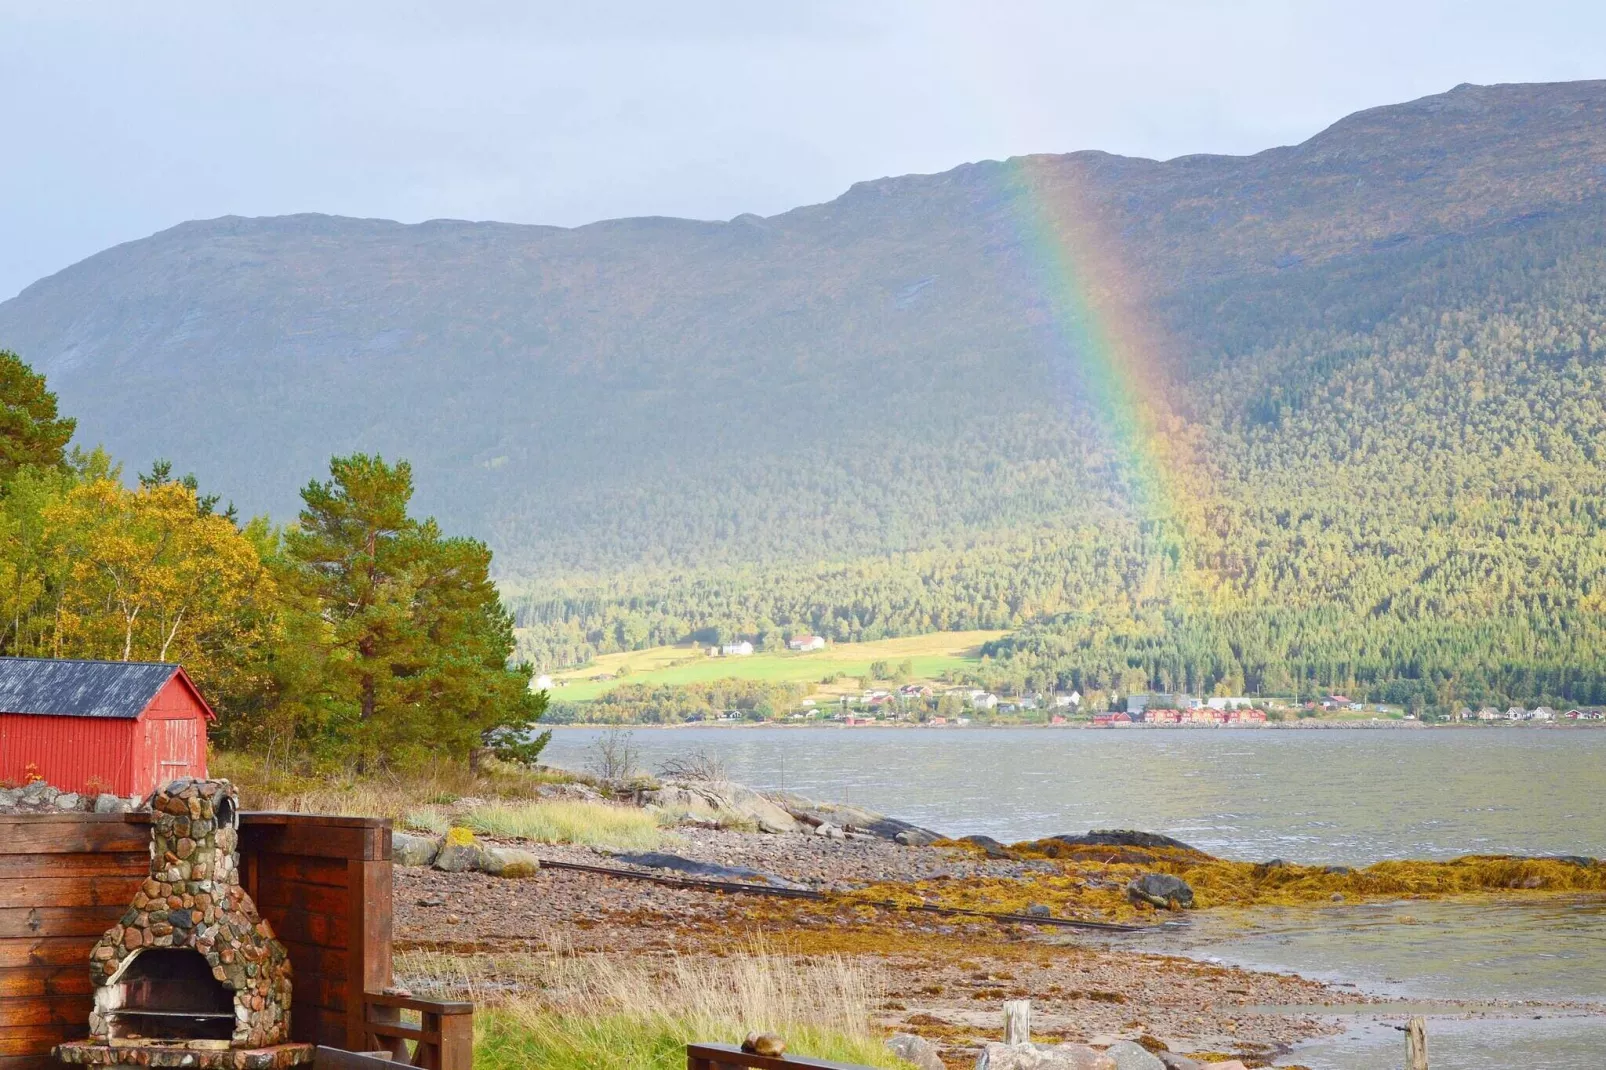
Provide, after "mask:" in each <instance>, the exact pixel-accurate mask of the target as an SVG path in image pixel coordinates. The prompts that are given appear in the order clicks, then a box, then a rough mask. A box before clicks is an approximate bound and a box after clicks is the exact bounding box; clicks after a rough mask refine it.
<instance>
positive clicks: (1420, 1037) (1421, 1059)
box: [1405, 1018, 1428, 1070]
mask: <svg viewBox="0 0 1606 1070" xmlns="http://www.w3.org/2000/svg"><path fill="white" fill-rule="evenodd" d="M1405 1070H1428V1023H1427V1019H1425V1018H1412V1019H1411V1020H1410V1021H1409V1022H1407V1023H1406V1024H1405Z"/></svg>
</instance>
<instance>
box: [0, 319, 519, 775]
mask: <svg viewBox="0 0 1606 1070" xmlns="http://www.w3.org/2000/svg"><path fill="white" fill-rule="evenodd" d="M0 388H3V389H0V614H3V616H0V655H5V656H23V657H60V658H98V659H107V660H116V661H167V662H179V663H182V664H183V665H184V666H185V668H186V669H187V670H188V672H189V673H190V674H191V676H192V677H193V678H194V679H195V680H196V682H197V683H198V684H199V686H200V687H201V689H202V691H203V692H204V693H205V694H206V695H207V697H208V698H209V700H210V701H211V702H212V704H213V706H214V708H215V709H216V711H217V713H218V715H219V723H218V725H217V726H216V728H215V729H214V730H213V732H214V739H215V740H216V741H217V742H219V743H220V744H222V745H224V746H227V747H239V748H248V749H252V750H256V751H260V752H263V753H269V754H272V755H274V756H276V757H278V758H280V759H302V760H311V761H313V762H319V761H324V762H345V763H352V764H355V765H357V766H359V767H367V768H371V767H374V766H379V765H385V766H403V765H415V764H422V763H425V762H428V761H434V760H439V758H440V757H441V756H443V755H444V756H448V757H463V756H466V755H467V753H468V752H469V751H470V749H472V748H474V747H477V746H481V745H484V744H487V743H490V744H493V745H494V744H500V745H501V746H502V747H503V748H504V749H509V748H514V749H516V748H517V746H518V744H519V743H520V742H521V738H520V737H522V734H524V733H525V731H526V730H527V728H528V727H529V725H530V724H531V723H532V722H534V721H535V720H537V719H538V718H539V716H540V714H541V710H542V707H543V704H544V699H543V698H542V697H541V696H538V695H532V694H531V693H530V691H529V681H530V670H529V668H528V667H526V666H513V665H510V662H509V658H510V655H511V653H512V648H513V625H512V619H511V618H510V617H509V615H508V614H507V612H506V611H505V610H504V609H503V608H502V605H501V603H500V601H499V599H498V597H497V593H496V589H495V587H494V586H493V585H492V583H491V581H490V565H491V554H490V551H489V550H488V549H487V548H486V547H485V546H484V544H482V543H479V542H476V541H474V540H472V539H463V538H453V537H448V536H445V535H443V534H442V533H441V531H440V530H439V528H438V527H437V526H436V525H435V523H434V521H433V520H418V519H416V518H414V517H412V516H410V515H408V503H409V501H410V499H411V497H412V492H413V486H412V474H411V470H410V469H409V467H408V465H407V464H406V463H405V462H402V463H399V464H394V465H391V464H387V463H385V462H384V461H383V460H382V459H380V458H378V457H369V456H364V455H361V454H358V455H355V456H351V457H337V458H335V459H334V460H333V461H332V462H331V464H330V473H329V478H328V479H327V480H322V481H319V480H313V481H311V482H309V483H308V484H307V486H306V488H305V489H304V490H303V491H302V499H303V503H304V505H303V508H302V510H301V513H300V516H299V518H298V520H297V522H296V523H295V524H293V525H290V526H288V527H275V526H273V525H272V524H270V523H269V522H268V521H267V520H266V519H265V518H258V519H254V520H251V521H250V522H248V523H245V524H243V525H242V524H240V523H239V522H238V519H237V518H236V516H235V515H234V510H233V508H232V507H229V508H225V509H223V510H219V508H218V505H219V498H218V497H217V496H215V495H210V494H201V493H199V491H198V488H197V486H196V483H195V480H194V479H193V478H192V477H185V478H183V479H175V478H173V475H172V471H171V467H170V466H169V465H167V464H166V463H163V462H158V463H157V464H155V465H153V466H152V468H151V470H150V471H149V472H146V473H143V474H141V475H140V476H139V478H138V481H137V485H134V486H129V485H128V483H127V482H126V481H125V480H124V478H123V470H122V469H121V467H120V466H118V465H117V464H115V463H113V462H112V461H111V460H110V459H109V458H108V457H107V456H106V455H105V454H104V453H102V452H100V451H99V450H95V451H91V452H88V453H84V452H81V451H73V452H68V451H67V449H66V447H67V443H68V441H69V440H70V439H71V437H72V434H73V431H74V424H73V421H72V420H70V419H66V418H63V417H61V416H60V415H59V414H58V412H57V404H56V399H55V397H54V395H52V394H51V393H50V392H49V391H48V390H47V389H46V385H45V382H44V380H43V378H42V377H41V376H39V375H37V374H35V373H34V372H32V371H31V370H30V369H29V368H28V367H27V366H26V365H25V364H24V363H23V362H22V361H21V360H20V359H19V358H18V357H16V356H15V355H14V354H11V353H8V352H4V351H0Z"/></svg>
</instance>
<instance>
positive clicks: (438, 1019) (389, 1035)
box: [363, 992, 474, 1070]
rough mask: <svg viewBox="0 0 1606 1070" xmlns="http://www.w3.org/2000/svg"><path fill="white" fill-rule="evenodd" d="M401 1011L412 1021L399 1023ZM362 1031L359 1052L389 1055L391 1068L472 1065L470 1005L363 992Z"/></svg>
mask: <svg viewBox="0 0 1606 1070" xmlns="http://www.w3.org/2000/svg"><path fill="white" fill-rule="evenodd" d="M403 1012H410V1013H411V1014H412V1015H416V1016H417V1020H416V1022H413V1021H406V1020H403V1017H402V1015H403ZM363 1031H364V1036H363V1047H364V1048H367V1049H371V1050H375V1051H388V1052H390V1055H391V1061H392V1062H393V1063H397V1064H401V1065H404V1066H413V1067H417V1068H418V1070H470V1068H471V1067H472V1066H473V1064H474V1004H472V1003H451V1002H446V1001H443V1000H438V999H418V998H416V997H414V996H391V995H383V994H380V993H375V992H369V993H367V994H365V995H364V996H363ZM409 1041H411V1042H412V1045H413V1046H412V1049H411V1050H410V1051H409V1050H408V1047H407V1045H408V1042H409Z"/></svg>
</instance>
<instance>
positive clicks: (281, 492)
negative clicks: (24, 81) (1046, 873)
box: [0, 82, 1606, 704]
mask: <svg viewBox="0 0 1606 1070" xmlns="http://www.w3.org/2000/svg"><path fill="white" fill-rule="evenodd" d="M1603 238H1606V83H1600V82H1581V83H1565V84H1558V85H1519V86H1494V87H1477V86H1461V87H1457V88H1456V89H1455V90H1452V91H1450V92H1449V93H1446V94H1442V95H1439V96H1437V97H1429V98H1425V99H1423V100H1420V101H1415V102H1412V103H1409V104H1404V105H1398V106H1393V107H1387V108H1379V109H1374V110H1372V111H1369V112H1363V113H1360V114H1358V115H1355V116H1351V117H1349V118H1347V119H1344V120H1342V121H1340V122H1339V123H1337V124H1335V125H1334V126H1333V127H1331V128H1329V129H1328V130H1326V131H1324V132H1322V133H1321V134H1319V135H1317V136H1316V137H1314V138H1312V139H1310V140H1309V141H1307V142H1305V143H1303V144H1301V145H1298V146H1292V147H1287V148H1278V149H1272V150H1268V151H1267V152H1264V153H1260V154H1257V155H1255V156H1252V157H1212V156H1199V157H1185V158H1181V159H1178V160H1171V161H1165V162H1158V161H1150V160H1132V159H1125V158H1120V157H1114V156H1109V155H1107V154H1102V153H1093V152H1084V153H1075V154H1071V155H1067V156H1052V157H1030V158H1025V159H1018V160H1011V161H1005V162H1001V163H993V162H989V163H980V164H971V165H966V166H964V167H961V168H957V169H955V170H954V171H950V172H947V173H945V174H942V175H933V176H910V177H905V178H898V179H884V180H879V181H876V182H870V183H862V184H860V185H858V186H855V187H854V188H853V189H852V190H850V191H849V192H848V193H846V194H844V195H843V196H842V197H841V198H839V199H837V200H836V201H833V202H831V203H829V204H825V205H818V206H813V207H809V208H800V209H797V210H795V211H793V212H789V213H786V214H784V215H781V216H777V217H773V218H770V219H759V218H756V217H738V218H737V219H735V220H732V221H730V222H725V223H704V222H692V221H685V220H665V219H639V220H619V221H613V222H608V223H599V224H594V225H592V226H589V227H582V228H578V229H574V230H561V229H557V228H542V227H519V226H510V225H504V224H483V223H460V222H450V221H437V222H433V223H427V224H421V225H418V226H402V225H399V224H393V223H387V222H383V221H373V220H347V219H334V218H329V217H315V216H302V217H289V218H281V219H265V220H246V219H232V218H231V219H223V220H214V221H209V222H204V223H189V224H184V225H182V226H180V227H177V228H174V229H173V230H171V231H167V232H164V233H163V234H159V235H156V236H153V237H152V238H149V239H146V240H144V241H141V242H135V243H130V244H129V245H127V246H121V247H118V248H116V249H112V250H108V251H107V252H105V253H102V254H99V255H98V256H96V257H92V258H91V259H90V260H87V261H85V262H84V263H82V264H79V265H76V266H74V267H73V268H69V269H68V270H67V271H64V272H62V273H60V274H59V275H56V276H53V277H51V278H50V279H46V280H42V281H41V282H39V283H37V284H35V285H34V286H32V287H30V288H29V289H28V290H26V291H24V292H23V294H21V295H20V296H19V297H17V298H16V299H14V300H12V301H10V302H7V303H5V304H4V305H0V343H3V344H6V345H8V346H10V347H11V348H14V349H17V350H18V351H19V352H21V353H22V354H23V355H24V356H25V357H26V358H28V359H29V360H30V361H32V362H33V363H34V364H35V365H36V366H37V367H40V368H41V369H43V370H44V371H46V372H47V373H48V374H49V376H50V381H51V384H52V387H53V388H54V389H56V390H58V392H59V393H60V394H61V396H62V399H63V403H64V408H66V410H67V411H70V412H72V413H74V415H75V416H76V417H77V418H78V421H79V424H78V427H79V435H80V437H82V438H85V439H88V440H91V441H95V440H105V441H106V442H107V443H108V445H110V446H111V447H112V448H113V449H115V451H116V452H117V453H119V454H120V455H125V456H144V455H149V456H158V455H161V456H170V457H173V458H174V460H175V461H176V462H177V463H178V464H179V465H180V467H181V468H182V469H185V470H188V469H191V468H193V469H195V470H196V472H197V473H198V475H199V476H200V477H201V479H202V481H203V482H204V483H205V484H206V485H208V486H211V487H219V488H227V491H228V493H229V494H230V495H232V496H233V497H234V498H235V499H236V500H237V501H239V502H240V503H241V504H242V505H243V506H245V507H246V508H247V509H249V510H258V509H268V510H271V511H273V512H274V513H275V514H277V515H288V512H289V508H288V504H287V503H289V502H292V501H293V500H294V498H293V495H294V490H295V488H294V485H293V481H287V479H288V477H287V476H286V475H285V474H284V473H287V472H290V473H293V472H300V471H304V470H308V469H311V468H312V467H313V466H314V464H315V460H314V459H315V458H321V457H325V456H327V455H329V454H330V453H343V452H349V451H352V450H356V449H363V450H367V451H376V452H381V453H384V454H385V455H387V456H403V455H404V456H407V457H408V458H409V459H410V460H411V461H412V462H413V466H414V470H415V471H416V473H417V478H418V484H419V500H420V502H421V504H422V505H423V507H424V508H426V509H427V510H429V511H432V512H435V513H437V514H439V515H441V516H442V517H443V518H444V519H445V520H446V521H447V522H448V523H450V524H452V525H453V526H454V527H458V528H463V529H466V530H469V531H473V532H475V533H477V534H480V535H482V536H483V537H485V538H486V539H487V540H488V541H489V542H490V543H491V544H492V545H493V546H494V547H495V548H496V550H497V559H498V561H499V563H500V566H501V568H502V570H503V574H504V575H503V578H504V588H505V589H506V590H508V591H510V592H512V607H513V609H514V612H515V616H516V618H517V620H518V622H519V624H520V625H521V642H522V644H523V648H524V650H525V651H526V652H527V653H529V654H531V655H533V656H534V657H535V658H536V660H538V661H539V662H540V663H542V664H544V665H547V666H549V667H550V666H554V665H560V664H570V663H574V662H576V661H579V660H583V659H584V658H586V657H588V656H590V655H591V654H593V653H596V652H599V651H606V650H613V649H621V648H632V647H638V646H645V645H651V644H654V643H660V642H665V641H673V640H675V639H680V638H684V637H687V636H690V635H693V634H713V633H726V634H744V635H750V636H754V637H760V638H768V639H771V640H774V641H778V640H779V638H780V637H781V636H783V635H785V634H788V633H790V632H793V631H805V630H806V631H817V632H819V633H821V634H825V635H828V636H831V637H833V638H836V639H840V640H851V639H855V638H878V637H882V636H887V635H896V634H910V633H912V632H916V631H923V630H929V629H943V628H970V627H989V628H999V627H1002V628H1011V629H1016V630H1017V632H1016V634H1015V635H1014V636H1012V637H1010V638H1009V639H1006V640H1003V641H1001V642H999V643H998V644H996V645H995V647H994V648H992V649H991V650H990V651H989V658H990V661H989V665H990V666H992V670H991V671H994V672H996V673H998V674H999V675H1000V677H1001V678H1002V679H1005V680H1006V681H1014V682H1017V683H1019V684H1020V685H1021V686H1031V685H1037V686H1041V685H1042V684H1046V683H1050V682H1054V683H1060V684H1074V685H1075V686H1079V687H1081V688H1082V689H1083V690H1084V691H1086V690H1090V689H1097V688H1111V689H1116V688H1127V689H1130V688H1133V687H1140V686H1155V687H1188V688H1192V689H1200V690H1229V691H1233V692H1237V691H1240V690H1252V689H1256V688H1263V689H1286V688H1289V687H1291V686H1294V685H1295V684H1298V685H1299V686H1307V685H1308V686H1334V687H1339V686H1342V687H1346V688H1352V689H1354V690H1357V691H1362V692H1364V691H1367V690H1368V689H1372V690H1376V691H1378V692H1380V693H1381V692H1383V691H1385V690H1388V689H1393V691H1392V692H1391V697H1394V698H1395V700H1396V701H1403V698H1401V697H1399V696H1400V695H1402V694H1405V693H1409V694H1410V695H1413V696H1418V697H1419V698H1421V699H1422V700H1424V701H1431V702H1434V703H1438V704H1444V703H1448V702H1451V701H1476V700H1477V699H1479V698H1480V697H1488V698H1489V699H1490V700H1495V699H1498V698H1501V697H1505V696H1511V697H1523V698H1529V697H1537V696H1550V697H1556V698H1558V699H1565V700H1568V701H1606V694H1603V693H1602V692H1601V688H1602V680H1603V666H1602V659H1601V653H1600V652H1601V651H1602V649H1603V646H1602V644H1601V642H1600V639H1601V636H1600V624H1599V621H1600V610H1601V608H1602V598H1603V590H1606V588H1603V586H1602V585H1603V583H1606V577H1603V575H1602V566H1603V562H1606V557H1603V550H1606V543H1603V541H1602V533H1601V523H1602V517H1601V513H1602V510H1603V509H1606V505H1603V501H1606V499H1603V497H1602V493H1601V492H1602V490H1603V488H1602V485H1601V483H1602V474H1603V468H1602V458H1601V457H1600V451H1601V449H1602V448H1606V418H1603V413H1602V411H1601V406H1600V402H1599V399H1600V398H1601V396H1602V393H1601V389H1600V388H1601V386H1602V385H1606V384H1602V383H1601V382H1600V379H1601V376H1602V374H1603V371H1602V367H1603V361H1602V348H1603V346H1606V325H1603V323H1602V317H1603V314H1606V302H1603V297H1606V293H1603V291H1606V262H1603V255H1602V252H1601V250H1602V249H1603V248H1606V242H1603V241H1602V239H1603ZM1112 381H1114V382H1116V384H1117V386H1118V387H1119V386H1120V385H1121V384H1122V383H1125V384H1126V387H1125V389H1124V391H1123V390H1122V389H1116V390H1115V391H1114V392H1113V393H1112V388H1111V386H1110V383H1111V382H1112ZM1128 410H1130V411H1128ZM1157 472H1158V475H1159V476H1160V477H1162V478H1161V479H1160V481H1159V482H1160V484H1161V490H1160V491H1159V492H1156V491H1155V489H1154V484H1155V483H1156V479H1155V476H1156V473H1157Z"/></svg>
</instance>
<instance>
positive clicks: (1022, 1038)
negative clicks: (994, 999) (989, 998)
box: [1004, 999, 1032, 1044]
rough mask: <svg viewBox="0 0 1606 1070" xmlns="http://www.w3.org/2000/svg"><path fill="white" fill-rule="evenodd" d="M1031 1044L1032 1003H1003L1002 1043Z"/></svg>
mask: <svg viewBox="0 0 1606 1070" xmlns="http://www.w3.org/2000/svg"><path fill="white" fill-rule="evenodd" d="M1031 1042H1032V1001H1031V1000H1029V999H1011V1000H1005V1001H1004V1043H1005V1044H1030V1043H1031Z"/></svg>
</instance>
